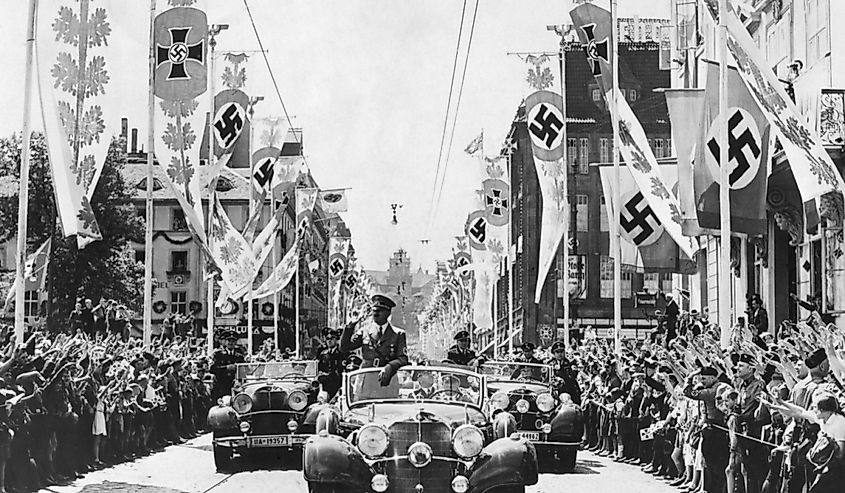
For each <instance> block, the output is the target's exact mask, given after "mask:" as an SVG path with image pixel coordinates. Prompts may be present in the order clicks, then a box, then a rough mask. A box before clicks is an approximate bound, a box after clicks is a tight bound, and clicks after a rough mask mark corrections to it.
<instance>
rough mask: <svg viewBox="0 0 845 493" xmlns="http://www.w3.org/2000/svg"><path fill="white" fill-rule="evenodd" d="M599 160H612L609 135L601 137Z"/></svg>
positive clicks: (602, 161) (605, 161)
mask: <svg viewBox="0 0 845 493" xmlns="http://www.w3.org/2000/svg"><path fill="white" fill-rule="evenodd" d="M599 162H601V163H609V162H610V142H609V139H608V138H607V137H602V138H600V139H599Z"/></svg>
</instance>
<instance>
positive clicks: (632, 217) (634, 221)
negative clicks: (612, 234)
mask: <svg viewBox="0 0 845 493" xmlns="http://www.w3.org/2000/svg"><path fill="white" fill-rule="evenodd" d="M643 202H644V198H643V193H642V192H637V193H636V194H635V195H634V196H633V197H631V199H630V200H628V202H626V203H625V207H624V208H623V210H622V213H621V214H619V226H621V227H622V229H623V230H624V231H625V232H626V233H628V235H629V237H630V238H631V239H632V240H633V242H634V244H636V245H637V246H640V245H643V244H644V243H645V242H646V241H647V240H648V239H649V238H652V235H654V233H655V232H656V231H657V228H658V227H660V226H661V224H660V220H659V219H657V216H656V215H655V214H654V211H652V210H651V206H649V205H648V204H643V205H644V206H643V207H642V208H640V207H641V204H642V203H643ZM626 212H627V215H628V216H629V217H626V214H625V213H626Z"/></svg>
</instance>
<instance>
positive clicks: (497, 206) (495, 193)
mask: <svg viewBox="0 0 845 493" xmlns="http://www.w3.org/2000/svg"><path fill="white" fill-rule="evenodd" d="M484 204H485V205H486V206H487V207H488V208H490V209H491V214H493V215H494V216H497V217H500V216H504V215H505V210H507V208H508V199H506V198H505V197H502V191H501V190H500V189H498V188H493V189H491V190H490V194H489V195H485V196H484Z"/></svg>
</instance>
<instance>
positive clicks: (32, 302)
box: [23, 289, 38, 317]
mask: <svg viewBox="0 0 845 493" xmlns="http://www.w3.org/2000/svg"><path fill="white" fill-rule="evenodd" d="M23 316H24V317H37V316H38V291H37V290H34V289H33V290H29V291H24V293H23Z"/></svg>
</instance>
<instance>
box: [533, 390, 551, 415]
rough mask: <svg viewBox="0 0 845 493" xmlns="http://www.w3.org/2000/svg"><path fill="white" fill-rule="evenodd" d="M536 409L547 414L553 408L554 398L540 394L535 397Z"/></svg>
mask: <svg viewBox="0 0 845 493" xmlns="http://www.w3.org/2000/svg"><path fill="white" fill-rule="evenodd" d="M537 408H538V409H539V410H540V411H542V412H544V413H547V412H549V411H551V410H552V409H554V408H555V398H554V397H552V394H548V393H546V394H540V395H538V396H537Z"/></svg>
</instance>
